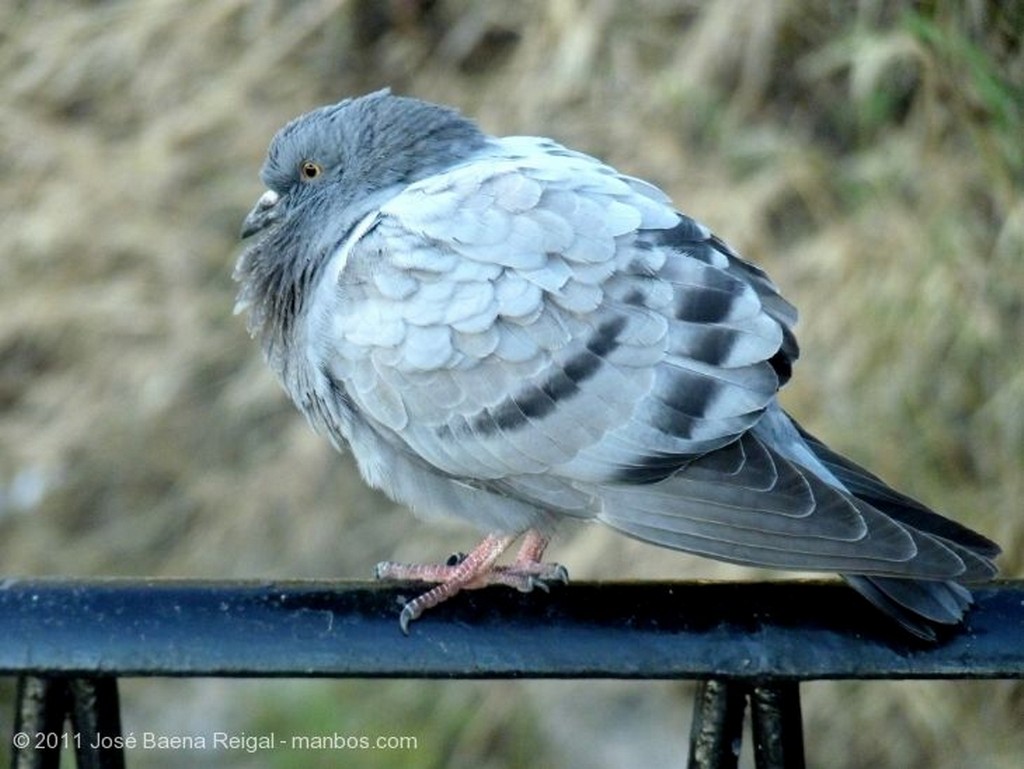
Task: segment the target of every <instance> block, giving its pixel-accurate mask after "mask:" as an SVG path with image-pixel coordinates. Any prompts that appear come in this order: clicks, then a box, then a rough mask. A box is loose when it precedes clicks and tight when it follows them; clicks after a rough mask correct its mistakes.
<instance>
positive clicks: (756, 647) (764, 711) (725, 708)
mask: <svg viewBox="0 0 1024 769" xmlns="http://www.w3.org/2000/svg"><path fill="white" fill-rule="evenodd" d="M415 590H416V588H410V587H405V586H388V587H382V586H380V585H377V584H365V583H351V582H345V583H335V582H330V583H327V582H200V581H177V580H175V581H168V580H144V581H140V580H124V579H104V580H54V579H47V580H38V579H33V580H16V579H8V580H6V581H5V582H4V583H3V584H2V586H0V674H3V675H9V676H18V679H19V684H18V695H17V703H16V714H15V725H14V735H12V736H18V739H17V740H13V741H12V744H13V750H12V762H11V763H12V766H13V767H16V768H17V769H30V768H32V769H49V768H50V767H57V766H58V765H59V761H60V753H61V751H62V749H66V750H74V752H75V753H76V758H77V763H78V766H79V767H82V768H83V769H86V768H87V769H109V768H112V767H123V766H124V760H125V759H124V750H123V747H121V746H119V744H118V743H119V741H118V740H116V739H110V738H116V737H118V736H120V733H121V726H120V713H119V705H118V695H117V679H118V678H120V677H127V676H176V677H180V676H230V677H351V678H358V677H394V678H513V677H514V678H632V679H697V680H700V681H701V682H702V683H701V686H700V687H699V688H698V691H697V695H696V702H695V707H694V716H693V724H692V727H691V734H690V757H689V766H690V767H708V768H710V767H719V768H724V767H734V766H736V765H737V761H738V755H737V754H738V745H739V740H740V738H741V736H742V728H743V721H744V715H745V712H746V710H747V703H748V702H749V707H750V716H751V726H752V735H753V742H754V757H755V762H756V764H757V766H758V767H760V768H763V769H769V768H771V767H801V766H803V762H804V759H803V736H802V729H801V716H800V694H799V683H800V682H801V681H808V680H820V679H849V678H858V679H883V678H889V679H905V678H945V679H949V678H959V679H967V678H973V679H978V678H989V679H996V678H1007V679H1008V678H1024V581H1018V582H1001V583H994V584H992V585H988V586H985V587H981V588H978V589H976V590H975V597H976V606H975V607H974V609H973V610H972V612H971V613H970V615H969V616H968V620H967V623H966V624H965V626H964V627H963V628H957V629H952V630H950V631H949V632H948V633H945V634H944V637H943V638H941V639H940V641H939V642H938V643H925V642H921V641H919V640H916V639H914V638H912V637H909V636H907V635H905V634H903V633H901V631H899V630H898V629H897V628H895V627H894V626H892V625H890V623H889V622H888V621H887V620H886V619H885V618H884V617H882V616H881V615H880V614H879V613H878V612H876V611H875V610H874V609H873V608H872V607H871V606H869V605H868V604H867V603H866V602H864V601H863V599H861V598H860V597H859V596H858V595H857V594H856V593H855V592H854V591H853V590H851V589H849V588H848V587H846V586H844V585H842V584H840V583H837V582H828V583H826V582H771V583H663V582H657V583H653V582H637V583H574V584H572V585H569V586H566V587H560V588H557V589H554V590H552V592H551V593H550V594H543V593H534V594H531V595H523V594H520V593H516V592H514V591H510V590H507V589H502V588H488V589H486V590H480V591H473V592H468V593H465V594H462V595H460V596H458V597H457V598H456V599H453V600H452V601H450V602H448V603H446V604H444V605H442V606H440V607H438V608H436V609H434V610H432V611H431V612H429V613H428V614H427V615H426V616H425V617H423V618H422V619H420V620H417V621H416V622H415V623H413V625H412V627H411V633H410V636H409V637H405V636H403V635H402V633H401V632H400V631H399V628H398V609H399V607H400V602H401V600H402V599H403V598H404V597H407V596H409V595H411V594H413V593H414V592H415ZM66 722H70V724H71V730H72V732H74V733H75V734H77V735H78V738H77V739H76V740H74V741H67V740H63V741H62V740H59V739H53V738H52V737H51V738H50V739H49V740H48V741H40V740H38V739H36V735H60V734H61V733H63V730H64V728H65V724H66ZM21 735H25V736H21ZM97 735H102V736H104V737H106V738H107V739H106V740H105V741H103V742H104V743H105V744H106V745H107V747H100V748H97V749H93V748H91V747H90V746H92V745H93V744H95V742H96V740H95V739H93V738H94V737H96V736H97ZM21 743H24V744H21Z"/></svg>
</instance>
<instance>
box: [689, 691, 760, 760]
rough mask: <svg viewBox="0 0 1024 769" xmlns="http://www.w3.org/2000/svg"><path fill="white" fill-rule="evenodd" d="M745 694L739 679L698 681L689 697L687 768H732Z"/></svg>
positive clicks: (740, 738)
mask: <svg viewBox="0 0 1024 769" xmlns="http://www.w3.org/2000/svg"><path fill="white" fill-rule="evenodd" d="M746 694H747V692H746V687H745V686H744V685H743V684H742V683H740V682H739V681H723V680H719V679H714V678H713V679H710V680H707V681H701V682H700V684H699V685H698V686H697V693H696V694H695V695H694V698H693V725H692V726H691V727H690V759H689V763H688V764H687V766H688V767H689V769H736V766H737V765H738V764H739V759H740V745H741V744H742V742H743V712H744V710H746Z"/></svg>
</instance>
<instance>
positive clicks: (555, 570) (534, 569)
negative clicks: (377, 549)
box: [377, 529, 569, 635]
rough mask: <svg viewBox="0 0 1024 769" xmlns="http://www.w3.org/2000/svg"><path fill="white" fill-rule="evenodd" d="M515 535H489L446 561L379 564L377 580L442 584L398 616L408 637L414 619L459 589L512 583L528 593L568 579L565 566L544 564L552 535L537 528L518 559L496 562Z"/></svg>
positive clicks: (528, 533)
mask: <svg viewBox="0 0 1024 769" xmlns="http://www.w3.org/2000/svg"><path fill="white" fill-rule="evenodd" d="M515 539H516V536H515V535H506V534H489V535H488V536H487V537H485V538H484V540H483V541H482V542H481V543H480V544H479V545H477V546H476V547H475V548H473V550H472V551H470V552H469V553H468V554H465V555H464V554H459V555H456V556H453V557H452V558H449V559H448V562H447V563H443V564H417V563H394V562H392V561H383V562H382V563H379V564H377V579H384V580H416V581H420V582H437V583H438V584H437V586H436V587H434V588H432V589H430V590H428V591H427V592H426V593H423V594H422V595H419V596H417V597H416V598H414V599H412V600H411V601H409V602H408V603H407V604H406V605H405V606H404V607H403V608H402V613H401V615H400V616H399V618H398V624H399V625H400V626H401V628H402V632H403V633H405V634H406V635H408V633H409V623H410V622H412V621H413V620H414V619H416V618H418V617H419V616H420V615H422V614H423V612H425V611H426V610H427V609H430V608H433V607H434V606H437V605H438V604H440V603H443V602H444V601H447V600H448V599H449V598H451V597H452V596H453V595H455V594H456V593H458V592H459V591H460V590H474V589H476V588H481V587H485V586H487V585H507V586H509V587H514V588H516V589H517V590H520V591H522V592H524V593H528V592H530V591H531V590H533V589H534V588H539V589H541V590H544V591H547V590H548V583H549V582H562V583H566V582H568V581H569V573H568V572H567V571H566V570H565V567H564V566H562V565H560V564H557V563H542V562H541V560H540V559H541V556H543V555H544V550H545V548H547V545H548V538H547V537H545V536H544V535H542V534H541V533H540V532H538V531H536V530H535V529H530V530H529V531H527V532H526V537H525V539H524V540H523V544H522V546H521V547H520V549H519V553H518V554H517V555H516V557H515V560H514V561H513V562H512V563H511V564H509V565H508V566H495V561H497V560H498V558H499V557H500V556H501V554H502V553H503V552H505V550H506V549H507V548H508V546H509V545H511V544H512V542H514V541H515Z"/></svg>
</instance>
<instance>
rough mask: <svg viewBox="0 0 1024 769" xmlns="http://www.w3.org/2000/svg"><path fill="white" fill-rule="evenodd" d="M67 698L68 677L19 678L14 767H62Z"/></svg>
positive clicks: (13, 753)
mask: <svg viewBox="0 0 1024 769" xmlns="http://www.w3.org/2000/svg"><path fill="white" fill-rule="evenodd" d="M67 700H68V691H67V681H66V679H64V678H46V677H44V676H33V675H24V676H19V677H18V690H17V699H16V701H15V713H14V732H13V734H12V735H11V769H58V767H59V766H60V752H61V748H62V747H63V739H64V715H65V713H67Z"/></svg>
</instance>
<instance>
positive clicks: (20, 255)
mask: <svg viewBox="0 0 1024 769" xmlns="http://www.w3.org/2000/svg"><path fill="white" fill-rule="evenodd" d="M1022 29H1024V4H1022V3H1021V2H1019V1H1018V0H1013V1H1011V2H1003V3H998V2H982V1H981V0H962V1H961V2H954V1H953V0H932V1H931V2H909V1H908V0H902V1H893V2H880V1H879V0H851V1H850V2H827V1H825V0H818V1H815V2H796V0H789V1H787V0H763V1H761V2H757V1H755V0H750V1H748V2H741V1H739V0H715V1H713V2H697V1H696V0H682V1H677V2H669V1H668V0H636V1H635V2H613V1H612V0H590V1H584V0H550V2H545V1H544V0H530V1H524V2H517V3H496V2H469V1H468V0H434V1H431V0H380V1H379V2H378V1H374V0H347V1H346V0H306V1H304V2H265V3H248V2H242V0H218V1H217V2H206V1H203V2H200V0H140V1H139V2H118V1H116V0H110V1H109V2H77V3H72V2H46V1H45V0H20V1H19V0H10V1H9V2H6V3H4V4H2V5H0V96H2V107H0V132H2V137H3V141H2V143H0V253H2V254H3V258H2V259H0V311H2V315H0V318H2V323H0V572H2V573H3V574H5V575H94V574H109V575H161V576H187V577H318V578H359V579H363V578H367V577H369V576H370V575H371V573H372V568H373V565H374V564H375V563H376V562H377V561H379V560H382V559H387V558H395V559H398V560H426V561H430V560H436V559H438V558H441V557H444V556H446V555H447V554H448V553H450V552H452V551H455V550H465V549H467V548H468V547H469V546H471V545H472V544H473V541H474V538H475V537H476V533H475V532H472V531H469V530H467V529H464V528H462V527H460V526H457V525H454V524H453V525H450V526H426V525H423V524H420V523H418V522H415V521H414V520H413V519H412V518H411V516H410V515H409V513H408V512H406V511H405V510H402V509H399V508H396V506H394V505H392V504H390V503H389V502H388V501H387V500H386V499H384V498H383V497H381V496H378V495H376V494H374V493H372V492H370V491H369V490H367V489H366V488H365V487H364V486H363V485H362V484H361V483H360V481H359V479H358V477H357V475H356V473H355V472H354V470H353V466H352V464H351V462H350V459H349V458H348V457H343V456H339V455H337V454H335V453H334V452H333V451H332V450H331V449H330V448H329V446H328V445H327V444H326V442H325V441H323V440H322V439H319V438H317V437H316V436H315V435H313V434H312V433H311V432H310V430H309V429H308V427H307V426H306V424H305V422H304V420H303V419H302V418H301V417H300V416H299V415H298V414H297V412H295V411H294V409H293V408H292V407H291V405H290V404H289V403H288V402H287V401H286V399H285V397H284V395H283V394H282V393H281V392H280V391H279V389H278V386H277V384H276V383H275V381H274V380H273V378H272V376H271V374H270V373H269V371H268V370H267V369H266V367H265V366H264V364H263V362H262V360H261V359H260V356H259V352H258V349H257V346H256V344H255V343H253V342H251V340H249V339H248V338H247V336H246V333H245V330H244V323H243V321H242V320H241V319H240V318H235V317H233V316H232V313H231V310H232V304H233V297H234V292H235V287H234V285H233V284H232V281H231V277H230V276H231V270H232V266H233V264H234V260H235V258H236V256H237V254H238V252H239V244H238V242H237V232H238V229H239V225H240V222H241V219H242V217H243V216H244V214H245V213H246V211H247V210H248V209H249V207H250V206H251V205H252V203H253V202H254V201H255V199H256V197H257V196H258V195H259V194H260V193H261V191H262V188H261V185H260V183H259V180H258V178H257V172H258V169H259V167H260V164H261V162H262V159H263V153H264V151H265V149H266V145H267V143H268V142H269V140H270V138H271V136H272V135H273V133H274V132H275V130H276V129H277V128H278V127H279V126H280V125H281V124H282V123H283V122H285V121H286V120H288V119H290V118H291V117H293V116H294V115H296V114H298V113H300V112H303V111H306V110H308V109H310V108H311V107H314V106H317V105H319V104H322V103H327V102H333V101H337V100H339V99H340V98H343V97H346V96H351V95H356V94H361V93H364V92H366V91H369V90H373V89H376V88H379V87H382V86H385V85H390V86H391V87H392V88H393V89H394V90H395V91H397V92H398V93H402V94H409V95H413V96H418V97H421V98H424V99H428V100H433V101H439V102H444V103H449V104H452V105H455V106H457V107H459V108H460V109H461V110H463V111H464V112H465V113H467V114H468V115H470V116H473V117H475V118H477V119H478V120H479V121H480V123H481V124H482V125H483V126H484V128H485V129H486V130H488V131H489V132H492V133H500V134H516V133H526V134H542V135H547V136H551V137H554V138H555V139H557V140H559V141H561V142H563V143H565V144H568V145H570V146H572V147H575V148H577V149H580V150H583V151H586V152H589V153H591V154H594V155H597V156H599V157H601V158H603V159H605V160H607V161H608V162H610V163H612V164H613V165H615V166H617V167H618V168H619V169H621V170H623V171H625V172H628V173H631V174H634V175H637V176H641V177H644V178H646V179H649V180H651V181H653V182H655V183H657V184H658V185H660V186H661V187H663V188H664V189H665V190H666V191H667V192H668V193H669V194H671V195H672V196H673V198H674V199H675V201H676V203H677V205H678V206H679V207H680V208H681V209H682V210H684V211H686V212H688V213H690V214H691V215H694V216H696V217H697V218H699V219H701V220H702V221H704V222H705V223H707V224H708V225H709V226H711V227H712V228H713V229H714V230H715V231H716V232H717V233H718V234H720V235H721V236H722V237H724V238H725V239H726V240H727V241H729V242H730V243H731V244H733V246H734V247H736V248H738V249H739V250H740V252H741V253H743V254H744V255H745V256H746V257H748V258H749V259H751V260H753V261H755V262H758V263H759V264H761V265H763V266H764V267H765V268H766V269H768V270H769V272H770V273H771V274H772V276H773V277H774V278H775V280H776V282H777V283H778V284H779V285H780V286H781V288H782V290H783V292H784V293H785V294H786V295H787V296H788V297H789V298H790V299H791V300H792V301H794V303H795V304H796V305H797V306H798V307H799V308H800V309H801V312H802V323H801V325H800V326H799V328H798V333H799V336H800V339H801V342H802V345H803V351H804V353H803V357H802V359H801V361H800V364H799V366H798V368H797V371H796V376H795V379H794V381H793V382H792V384H791V385H790V386H789V387H788V388H787V390H786V392H785V403H786V405H787V407H788V408H789V409H790V410H791V411H792V412H793V413H794V414H795V415H796V416H797V417H798V418H799V419H800V420H801V421H802V422H803V423H804V424H805V425H806V426H807V427H808V428H809V429H811V430H812V431H813V432H815V433H817V434H819V435H820V436H821V437H822V438H824V439H826V440H827V441H828V442H829V443H831V444H832V445H833V446H834V447H835V448H837V449H839V450H841V451H843V452H844V453H847V454H848V455H850V456H851V457H853V458H854V459H856V460H857V461H860V462H862V463H864V464H866V465H867V466H869V467H870V468H872V469H873V470H874V471H876V472H878V473H879V474H881V475H882V476H883V477H884V478H886V479H887V480H889V481H890V482H892V483H893V484H894V485H896V486H897V487H898V488H900V489H902V490H904V491H907V492H909V493H911V494H914V495H916V496H918V497H920V498H922V499H923V500H924V501H926V502H927V503H929V504H930V505H932V506H933V507H935V508H937V509H939V510H941V511H943V512H945V513H946V514H948V515H951V516H953V517H955V518H958V519H959V520H961V521H964V522H966V523H967V524H969V525H971V526H974V527H976V528H978V529H979V530H981V531H982V532H984V533H986V534H988V535H989V536H991V537H993V538H994V539H996V540H997V541H999V542H1000V543H1001V544H1002V545H1003V547H1004V549H1005V551H1006V554H1005V556H1004V557H1003V558H1002V559H1001V561H1000V563H1001V566H1002V568H1003V572H1004V574H1005V575H1006V576H1010V577H1020V576H1022V570H1021V561H1022V552H1024V512H1022V509H1021V502H1020V500H1021V499H1022V497H1024V471H1022V468H1024V366H1022V357H1024V356H1022V351H1024V196H1022V190H1024V51H1022V47H1021V31H1022ZM551 555H552V557H553V558H554V559H556V560H558V561H560V562H562V563H565V564H566V565H567V566H568V567H569V570H570V573H571V574H572V575H573V576H574V577H576V578H583V579H596V578H614V579H623V578H670V579H692V578H715V579H719V578H721V579H736V578H751V577H752V576H758V577H764V576H766V575H767V576H772V575H770V574H768V573H755V572H753V571H751V570H742V569H737V568H733V567H727V566H724V565H721V564H716V563H713V562H710V561H706V560H702V559H698V558H690V557H687V556H684V555H681V554H677V553H670V552H664V551H660V550H658V549H656V548H651V547H646V546H643V545H640V544H637V543H633V542H630V541H627V540H625V539H624V538H621V537H618V536H616V535H614V534H612V533H610V532H607V531H604V530H599V529H597V528H596V527H589V528H580V529H577V530H567V531H566V532H565V533H564V535H563V536H562V537H561V538H560V539H558V540H557V541H556V542H555V544H554V546H553V549H552V551H551ZM774 576H778V575H774ZM681 610H684V609H681ZM396 632H397V625H396ZM11 688H12V687H11V685H10V682H5V683H4V684H2V686H0V697H2V701H0V735H6V734H9V733H10V720H9V719H10V717H11V696H12V695H11ZM691 692H692V685H691V684H689V683H682V682H672V683H668V682H573V681H564V682H563V681H557V682H421V681H398V682H396V681H311V682H310V681H223V680H209V681H206V680H203V681H174V680H129V681H127V682H125V683H124V684H123V687H122V694H123V698H124V721H125V729H126V730H127V731H130V730H134V731H136V732H142V731H147V730H148V731H157V732H161V733H164V734H190V733H206V734H209V733H210V732H211V731H212V730H221V731H229V732H230V731H235V732H237V731H242V730H245V731H248V732H249V733H256V732H258V731H260V730H268V729H273V730H275V731H276V732H277V733H278V734H292V733H294V734H310V733H314V734H315V733H328V734H330V733H333V732H338V733H342V734H367V735H371V736H376V735H385V736H386V735H413V736H415V737H416V738H417V741H418V748H417V749H416V750H415V751H404V752H403V751H391V752H377V751H366V752H362V753H358V754H347V755H345V756H339V755H337V754H333V753H324V754H317V753H291V752H285V751H282V752H275V753H263V754H257V755H255V756H250V755H247V754H244V753H242V754H238V755H235V754H226V753H223V752H220V753H214V752H209V753H182V752H160V751H148V752H142V751H135V752H133V753H131V754H130V755H129V756H128V759H129V765H130V766H132V767H140V768H141V767H146V768H149V767H173V766H196V767H204V766H227V767H248V766H253V767H255V766H272V767H298V766H302V767H320V766H324V767H326V766H335V765H337V764H338V762H339V761H343V762H344V763H346V765H352V766H361V767H364V766H365V767H391V766H408V767H461V766H478V767H527V766H530V767H532V766H561V767H570V768H573V767H620V766H641V765H645V766H670V765H672V766H682V765H683V764H684V761H685V749H686V741H687V735H688V732H689V718H690V712H689V698H690V694H691ZM803 692H804V697H805V699H804V708H805V715H804V720H805V730H806V734H807V749H808V761H809V764H810V765H812V766H829V767H851V768H852V767H875V766H882V765H884V766H899V767H937V768H942V767H961V766H975V767H1014V768H1016V767H1019V766H1020V765H1021V761H1022V760H1024V730H1022V729H1021V724H1022V723H1024V688H1022V686H1021V685H1020V684H1010V683H1005V682H977V683H971V682H894V683H870V684H858V683H854V682H822V683H813V684H808V685H805V686H804V687H803ZM4 742H6V740H5V741H4ZM6 750H7V746H6V744H4V746H3V748H0V759H2V758H3V751H6ZM744 760H745V761H746V762H747V763H748V764H749V754H747V755H745V759H744Z"/></svg>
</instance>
